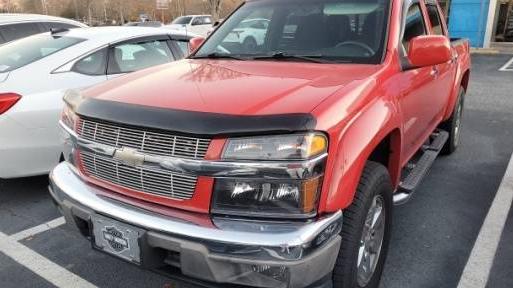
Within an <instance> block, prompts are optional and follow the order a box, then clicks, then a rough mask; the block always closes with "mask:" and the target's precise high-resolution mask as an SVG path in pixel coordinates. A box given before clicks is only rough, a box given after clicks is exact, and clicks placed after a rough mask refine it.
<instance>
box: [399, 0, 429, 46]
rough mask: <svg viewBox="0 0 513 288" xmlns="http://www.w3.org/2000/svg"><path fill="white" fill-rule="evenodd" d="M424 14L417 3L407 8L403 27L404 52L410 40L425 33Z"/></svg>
mask: <svg viewBox="0 0 513 288" xmlns="http://www.w3.org/2000/svg"><path fill="white" fill-rule="evenodd" d="M424 23H425V22H424V16H423V15H422V10H421V9H420V5H419V4H414V5H412V6H410V8H409V9H408V13H407V14H406V26H405V28H404V36H403V46H404V49H405V50H406V52H408V49H409V48H410V40H411V39H413V38H415V37H417V36H422V35H426V25H425V24H424Z"/></svg>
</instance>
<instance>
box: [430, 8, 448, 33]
mask: <svg viewBox="0 0 513 288" xmlns="http://www.w3.org/2000/svg"><path fill="white" fill-rule="evenodd" d="M427 8H428V14H429V21H430V22H431V26H432V27H433V33H435V35H444V30H443V28H442V21H440V13H438V7H436V5H433V4H429V5H427Z"/></svg>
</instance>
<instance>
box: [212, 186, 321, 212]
mask: <svg viewBox="0 0 513 288" xmlns="http://www.w3.org/2000/svg"><path fill="white" fill-rule="evenodd" d="M321 183H322V177H321V176H319V177H316V178H312V179H308V180H278V179H273V180H267V179H238V178H219V179H216V181H215V186H214V195H213V202H212V212H213V213H215V214H223V215H235V216H255V217H272V218H278V217H279V218H310V217H313V216H315V215H316V214H317V203H318V199H319V193H320V190H321Z"/></svg>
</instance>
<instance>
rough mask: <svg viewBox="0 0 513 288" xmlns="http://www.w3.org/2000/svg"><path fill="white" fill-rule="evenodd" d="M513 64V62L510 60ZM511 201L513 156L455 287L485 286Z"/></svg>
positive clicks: (480, 287)
mask: <svg viewBox="0 0 513 288" xmlns="http://www.w3.org/2000/svg"><path fill="white" fill-rule="evenodd" d="M512 63H513V61H512ZM512 201H513V157H512V158H511V160H510V162H509V165H508V168H507V170H506V174H505V175H504V178H503V179H502V183H501V185H500V187H499V190H498V191H497V194H496V195H495V199H494V200H493V203H492V206H491V207H490V211H488V215H487V216H486V219H485V221H484V223H483V226H482V227H481V231H480V232H479V236H478V237H477V240H476V243H475V244H474V248H473V249H472V253H471V254H470V257H469V259H468V262H467V265H466V266H465V269H464V270H463V274H462V275H461V279H460V283H459V285H458V288H483V287H486V283H487V282H488V278H489V275H490V271H491V269H492V266H493V261H494V258H495V254H496V252H497V248H498V246H499V243H500V241H501V237H502V231H503V230H504V226H505V225H506V220H507V218H508V214H509V210H510V208H511V204H512Z"/></svg>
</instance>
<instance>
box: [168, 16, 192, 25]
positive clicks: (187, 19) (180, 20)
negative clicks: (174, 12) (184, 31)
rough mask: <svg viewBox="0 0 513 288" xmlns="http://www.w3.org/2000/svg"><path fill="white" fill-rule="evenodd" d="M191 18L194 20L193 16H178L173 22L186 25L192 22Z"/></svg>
mask: <svg viewBox="0 0 513 288" xmlns="http://www.w3.org/2000/svg"><path fill="white" fill-rule="evenodd" d="M191 20H192V17H178V18H176V19H175V21H173V22H172V23H171V24H180V25H186V24H189V23H190V22H191Z"/></svg>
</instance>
